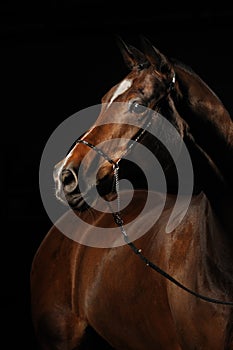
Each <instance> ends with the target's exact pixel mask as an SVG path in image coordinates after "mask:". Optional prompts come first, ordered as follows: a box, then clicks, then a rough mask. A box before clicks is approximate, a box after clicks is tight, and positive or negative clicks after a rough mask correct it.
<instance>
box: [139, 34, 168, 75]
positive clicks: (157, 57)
mask: <svg viewBox="0 0 233 350" xmlns="http://www.w3.org/2000/svg"><path fill="white" fill-rule="evenodd" d="M140 39H141V43H142V48H143V52H144V54H145V56H146V58H147V59H148V61H149V62H150V63H151V64H152V65H153V66H154V67H155V69H156V70H157V71H159V72H161V73H168V72H170V71H171V64H170V63H169V61H168V59H167V58H166V56H165V55H164V54H162V53H161V52H160V51H159V50H158V49H157V48H156V47H155V46H154V45H152V43H151V42H150V41H149V40H148V39H147V38H145V37H144V36H143V35H140Z"/></svg>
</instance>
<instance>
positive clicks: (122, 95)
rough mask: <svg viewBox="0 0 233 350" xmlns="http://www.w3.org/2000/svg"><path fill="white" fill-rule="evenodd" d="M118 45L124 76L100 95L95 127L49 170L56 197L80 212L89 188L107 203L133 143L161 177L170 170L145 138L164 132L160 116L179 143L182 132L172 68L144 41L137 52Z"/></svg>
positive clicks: (165, 159) (168, 162)
mask: <svg viewBox="0 0 233 350" xmlns="http://www.w3.org/2000/svg"><path fill="white" fill-rule="evenodd" d="M118 44H119V48H120V51H121V54H122V56H123V59H124V62H125V63H126V65H127V67H128V68H129V73H128V75H127V76H126V77H125V78H124V79H123V80H121V81H120V82H119V83H118V84H117V85H115V86H113V87H112V88H111V89H110V90H109V91H108V92H107V93H106V94H105V95H104V97H103V98H102V101H101V102H102V104H101V111H100V113H99V116H98V118H97V119H96V122H95V124H94V125H93V126H92V127H91V128H90V129H89V130H88V131H87V132H86V133H85V134H84V135H83V136H82V137H81V138H80V139H79V140H78V142H77V143H76V144H75V146H74V147H73V148H72V149H71V151H70V152H69V153H68V155H67V156H66V157H65V158H64V159H63V160H62V161H60V162H59V163H58V164H57V165H56V166H55V169H54V179H55V183H56V196H57V198H58V199H60V200H62V201H67V202H68V203H69V205H70V206H71V207H72V208H74V209H76V210H79V211H82V210H84V209H86V208H87V206H88V205H87V203H86V202H85V198H87V197H90V196H91V193H92V189H93V188H94V187H96V186H97V188H98V190H99V192H100V194H101V195H103V196H106V198H107V196H108V194H110V193H111V192H112V190H113V182H114V169H115V168H116V166H117V167H119V164H121V162H122V158H123V156H124V155H125V154H126V153H127V152H129V151H130V150H131V146H130V141H132V140H134V141H138V142H139V143H141V144H143V145H144V146H146V147H147V148H149V149H150V150H151V152H152V153H153V154H156V156H157V157H158V158H159V161H160V162H161V164H162V166H163V167H164V169H165V172H166V171H169V170H168V169H170V168H172V165H173V164H172V160H171V158H170V157H169V154H168V153H167V152H166V150H165V148H164V147H163V145H162V144H161V143H160V142H159V140H155V138H154V136H153V135H151V134H150V130H152V129H153V128H154V129H156V128H157V129H158V128H160V129H161V132H164V130H163V129H164V127H163V125H162V124H161V118H159V116H161V114H160V113H162V115H163V114H165V116H166V119H167V120H168V121H169V122H170V123H171V124H172V125H173V126H174V127H175V128H176V129H177V131H178V133H179V135H180V136H181V138H183V136H184V132H185V129H186V123H185V122H184V120H183V119H181V118H180V116H179V114H178V112H177V110H176V108H175V106H174V103H173V99H172V98H171V95H172V94H176V95H177V96H178V94H179V88H178V86H177V82H176V75H175V70H174V67H173V64H172V63H171V62H170V61H169V60H168V59H167V58H166V57H165V56H164V55H163V54H162V53H161V52H160V51H159V50H158V49H157V48H155V47H154V46H153V45H152V44H151V43H150V41H149V40H148V39H146V38H142V47H143V49H142V50H138V49H137V48H135V47H134V46H131V45H127V44H126V43H125V42H124V41H122V40H121V39H119V41H118ZM132 121H133V122H132ZM167 138H168V139H169V135H168V136H167ZM108 140H110V141H111V142H106V141H108ZM178 143H179V142H178ZM131 145H132V144H131ZM84 158H85V162H83V160H84ZM81 164H82V169H80V168H81ZM145 166H146V164H145ZM96 169H98V170H96ZM80 174H82V175H80ZM81 184H82V191H80V185H81ZM81 192H82V194H81Z"/></svg>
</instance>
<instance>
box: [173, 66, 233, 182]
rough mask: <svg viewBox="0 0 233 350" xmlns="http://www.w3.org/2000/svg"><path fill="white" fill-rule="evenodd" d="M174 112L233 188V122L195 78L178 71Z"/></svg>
mask: <svg viewBox="0 0 233 350" xmlns="http://www.w3.org/2000/svg"><path fill="white" fill-rule="evenodd" d="M176 73H177V80H178V84H179V90H180V91H179V92H180V93H179V96H178V98H177V101H176V109H177V111H178V112H179V114H180V116H181V117H182V118H183V119H184V120H185V121H186V122H187V124H188V125H189V128H190V132H191V134H192V136H193V137H194V139H195V142H196V143H197V144H198V145H199V146H200V147H201V148H202V149H203V150H204V151H205V152H206V153H207V154H208V155H209V157H210V158H211V159H212V161H213V162H214V163H215V164H216V166H217V167H218V169H219V171H220V172H221V173H222V175H223V177H224V178H225V179H226V181H228V182H229V185H230V186H231V187H232V188H233V161H232V160H233V122H232V120H231V118H230V115H229V113H228V111H227V110H226V108H225V107H224V105H223V104H222V102H221V101H220V100H219V98H218V97H217V96H216V95H215V94H214V93H213V92H212V91H211V89H210V88H209V87H208V86H207V85H206V84H205V83H204V82H203V81H202V80H201V79H200V78H199V77H198V76H196V75H194V74H192V73H191V72H189V71H186V69H184V68H181V67H177V68H176Z"/></svg>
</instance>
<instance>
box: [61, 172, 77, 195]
mask: <svg viewBox="0 0 233 350" xmlns="http://www.w3.org/2000/svg"><path fill="white" fill-rule="evenodd" d="M61 181H62V185H63V189H64V191H65V192H66V193H70V192H72V191H74V190H75V188H76V187H77V185H78V179H77V176H76V174H75V172H74V171H73V170H71V169H63V170H62V173H61Z"/></svg>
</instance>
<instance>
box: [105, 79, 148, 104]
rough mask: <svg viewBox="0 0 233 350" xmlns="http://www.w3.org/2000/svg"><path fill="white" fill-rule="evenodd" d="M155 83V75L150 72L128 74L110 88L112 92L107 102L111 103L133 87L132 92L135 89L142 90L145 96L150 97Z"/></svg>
mask: <svg viewBox="0 0 233 350" xmlns="http://www.w3.org/2000/svg"><path fill="white" fill-rule="evenodd" d="M154 83H155V77H154V76H153V75H151V74H145V75H143V76H142V75H137V76H135V75H134V74H129V75H128V76H127V77H126V78H125V79H123V80H122V81H121V82H120V83H119V84H117V85H116V86H115V88H114V89H113V90H112V94H111V97H110V100H109V103H108V106H110V105H111V104H112V102H114V101H115V100H116V99H117V98H118V97H119V96H120V95H122V94H124V93H125V92H127V91H129V90H130V89H133V91H134V92H136V91H137V90H138V91H140V92H142V91H143V95H144V96H145V97H148V98H149V97H150V96H151V95H152V94H153V89H154Z"/></svg>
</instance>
